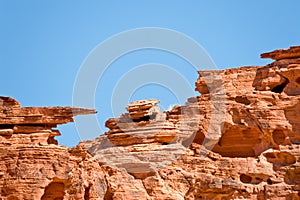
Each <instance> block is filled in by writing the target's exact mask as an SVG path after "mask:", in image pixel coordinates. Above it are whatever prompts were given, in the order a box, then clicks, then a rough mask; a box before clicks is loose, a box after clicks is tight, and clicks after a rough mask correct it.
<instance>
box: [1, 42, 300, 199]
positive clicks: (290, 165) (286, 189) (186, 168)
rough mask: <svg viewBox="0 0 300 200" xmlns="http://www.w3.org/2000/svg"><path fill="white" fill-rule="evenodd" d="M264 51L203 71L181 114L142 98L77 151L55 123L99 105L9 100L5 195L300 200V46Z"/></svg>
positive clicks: (5, 101)
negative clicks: (254, 59)
mask: <svg viewBox="0 0 300 200" xmlns="http://www.w3.org/2000/svg"><path fill="white" fill-rule="evenodd" d="M261 56H262V58H271V59H274V60H275V61H274V62H273V63H271V64H269V65H266V66H253V67H240V68H233V69H227V70H217V71H199V72H198V73H199V78H198V80H197V81H196V91H198V92H199V93H200V94H201V95H200V96H197V97H191V98H189V99H187V102H186V104H185V105H182V106H174V107H173V108H172V109H171V110H168V111H160V110H159V107H158V106H157V105H158V103H159V101H158V100H155V99H151V100H141V101H137V102H132V103H131V104H129V105H128V106H127V107H126V109H127V111H128V113H124V114H122V115H121V116H120V117H118V118H111V119H108V120H107V121H106V123H105V125H106V127H107V128H109V131H107V132H106V133H105V134H103V135H100V136H99V137H97V138H95V139H93V140H90V141H83V142H81V143H80V144H78V145H77V146H76V147H73V148H66V147H62V146H58V145H57V142H56V140H55V137H56V136H59V135H60V133H59V131H58V130H55V127H56V126H57V125H58V124H64V123H68V122H72V121H73V119H72V117H73V116H75V115H79V114H93V113H95V110H93V109H83V108H72V107H30V108H28V107H27V108H26V107H21V105H20V104H19V103H18V102H17V101H16V100H14V99H12V98H10V97H0V199H3V200H9V199H43V200H46V199H57V200H58V199H85V200H88V199H89V200H93V199H94V200H96V199H104V200H109V199H120V200H121V199H129V200H130V199H139V200H141V199H149V200H150V199H153V200H154V199H172V200H173V199H178V200H180V199H182V200H183V199H191V200H192V199H300V47H291V48H290V49H285V50H276V51H273V52H270V53H265V54H262V55H261ZM70 137H71V136H70Z"/></svg>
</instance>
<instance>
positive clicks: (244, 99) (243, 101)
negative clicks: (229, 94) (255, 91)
mask: <svg viewBox="0 0 300 200" xmlns="http://www.w3.org/2000/svg"><path fill="white" fill-rule="evenodd" d="M234 100H235V101H236V102H238V103H241V104H245V105H249V104H250V103H251V102H250V101H249V99H248V98H247V97H245V96H237V97H235V99H234Z"/></svg>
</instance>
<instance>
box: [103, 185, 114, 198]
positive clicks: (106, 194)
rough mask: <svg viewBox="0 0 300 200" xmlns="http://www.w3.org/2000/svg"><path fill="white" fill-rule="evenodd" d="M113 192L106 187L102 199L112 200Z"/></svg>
mask: <svg viewBox="0 0 300 200" xmlns="http://www.w3.org/2000/svg"><path fill="white" fill-rule="evenodd" d="M113 195H114V193H113V192H112V191H111V189H110V188H107V190H106V192H105V194H104V198H103V200H112V199H113Z"/></svg>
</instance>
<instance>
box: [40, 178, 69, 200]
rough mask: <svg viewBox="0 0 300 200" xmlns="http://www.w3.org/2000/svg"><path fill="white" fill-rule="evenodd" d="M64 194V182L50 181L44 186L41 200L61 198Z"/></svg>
mask: <svg viewBox="0 0 300 200" xmlns="http://www.w3.org/2000/svg"><path fill="white" fill-rule="evenodd" d="M64 196H65V184H64V183H63V182H51V183H50V184H49V185H48V186H47V187H46V188H45V192H44V195H43V196H42V198H41V200H63V199H64Z"/></svg>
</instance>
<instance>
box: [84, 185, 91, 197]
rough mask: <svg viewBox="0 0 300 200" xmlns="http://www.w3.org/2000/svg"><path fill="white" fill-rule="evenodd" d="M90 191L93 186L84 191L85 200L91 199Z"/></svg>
mask: <svg viewBox="0 0 300 200" xmlns="http://www.w3.org/2000/svg"><path fill="white" fill-rule="evenodd" d="M90 189H91V185H89V186H88V187H86V188H85V190H84V200H89V199H90Z"/></svg>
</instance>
